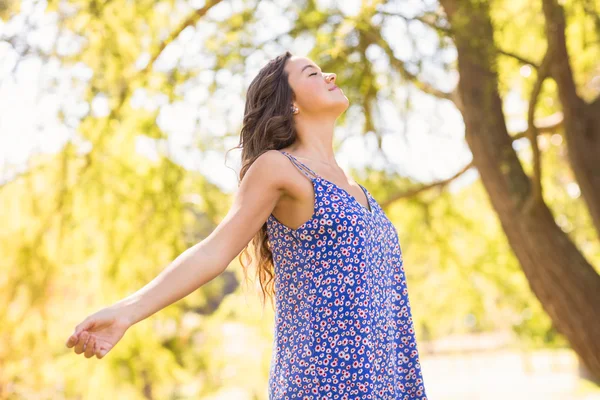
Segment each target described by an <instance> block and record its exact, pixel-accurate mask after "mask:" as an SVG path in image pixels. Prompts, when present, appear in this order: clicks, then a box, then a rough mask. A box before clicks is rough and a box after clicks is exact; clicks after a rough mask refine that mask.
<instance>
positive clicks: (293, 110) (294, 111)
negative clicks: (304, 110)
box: [292, 106, 298, 114]
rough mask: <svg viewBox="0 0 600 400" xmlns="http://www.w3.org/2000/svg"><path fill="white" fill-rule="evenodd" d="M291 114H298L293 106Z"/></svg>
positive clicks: (296, 108)
mask: <svg viewBox="0 0 600 400" xmlns="http://www.w3.org/2000/svg"><path fill="white" fill-rule="evenodd" d="M292 112H293V113H294V114H298V107H294V106H292Z"/></svg>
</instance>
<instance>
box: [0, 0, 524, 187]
mask: <svg viewBox="0 0 600 400" xmlns="http://www.w3.org/2000/svg"><path fill="white" fill-rule="evenodd" d="M282 1H283V0H282ZM181 3H182V4H183V2H181ZM319 3H320V4H321V5H322V6H323V7H327V6H332V5H336V6H337V7H339V8H340V9H342V11H343V12H344V13H346V14H347V15H353V14H355V13H356V12H357V11H358V6H359V1H356V0H352V1H348V0H344V1H340V2H335V1H320V2H319ZM411 3H414V4H418V3H420V2H410V1H409V2H405V3H403V4H404V5H403V13H408V11H407V8H408V9H410V7H411ZM230 4H231V5H232V7H233V9H236V8H239V7H241V6H242V5H243V3H242V2H240V1H232V2H231V3H230ZM262 4H265V6H264V7H262V8H261V7H259V11H258V12H260V13H261V15H263V16H264V18H265V21H271V20H273V18H270V17H271V16H274V15H276V13H277V11H278V10H277V9H274V6H273V5H272V3H270V2H268V3H267V2H265V3H262ZM190 5H191V6H190ZM202 5H203V2H201V1H192V2H186V3H185V4H184V6H182V7H181V8H182V9H181V15H182V16H183V15H185V14H186V13H188V12H189V10H190V7H201V6H202ZM186 7H187V9H186ZM415 7H416V6H415ZM44 8H45V7H44V2H39V1H23V2H22V8H21V14H20V15H19V16H17V17H15V18H13V19H11V21H10V22H9V23H5V22H2V21H0V37H2V38H5V37H10V36H13V35H15V34H18V35H19V37H21V38H24V40H26V41H27V43H28V44H30V45H32V46H35V47H39V48H41V49H44V50H50V49H51V48H52V46H53V45H54V44H56V50H57V51H58V53H59V54H65V55H66V54H72V53H76V52H77V51H78V49H79V48H80V46H81V45H82V43H81V41H80V40H77V38H75V37H61V38H60V39H59V40H58V41H56V36H57V33H58V30H57V26H56V20H57V16H56V15H55V14H51V13H47V12H46V11H45V10H44ZM230 11H231V8H229V6H227V7H225V6H223V7H221V5H219V6H216V7H215V8H213V9H212V10H211V11H210V13H209V17H210V18H212V19H215V20H218V19H221V18H225V17H226V16H227V15H228V13H229V12H230ZM280 21H281V20H280ZM27 25H31V26H33V27H34V29H31V28H26V26H27ZM281 25H282V24H278V25H277V26H276V27H273V26H268V25H266V23H265V26H264V31H263V32H258V33H257V36H258V37H257V41H258V42H262V41H263V40H265V39H267V38H268V37H271V36H273V35H275V34H276V33H274V32H273V29H274V28H277V29H278V30H281V31H284V30H286V29H288V27H286V26H281ZM283 25H285V24H283ZM399 26H400V25H399V24H396V25H393V24H390V25H388V26H387V27H386V29H384V34H385V35H387V36H389V37H393V38H394V40H393V41H391V42H392V44H393V47H394V49H395V52H396V56H397V57H398V58H401V59H403V60H404V59H410V57H411V56H412V55H413V53H412V51H411V43H410V41H409V40H408V39H407V38H406V34H405V33H403V31H402V30H400V29H398V28H396V27H399ZM419 30H421V31H419ZM19 32H27V33H26V34H24V33H20V34H19ZM411 33H413V34H415V35H418V37H419V38H420V39H419V41H418V46H419V52H420V53H422V54H426V55H433V54H434V51H435V47H436V42H435V35H433V34H432V32H431V31H430V30H428V29H426V28H423V27H421V28H419V26H412V27H411ZM210 34H211V30H210V29H207V28H206V27H203V29H202V31H201V32H200V31H198V30H195V29H192V28H188V29H186V30H184V31H183V32H182V34H181V35H180V37H179V38H178V39H177V40H176V41H175V42H174V43H172V44H171V45H169V46H168V47H167V48H166V49H165V51H164V52H163V54H162V55H161V57H160V58H159V59H158V60H157V62H156V64H155V66H154V68H155V69H156V70H159V71H160V70H168V69H170V68H172V67H173V66H174V65H175V64H176V63H178V62H179V63H181V64H183V65H185V63H190V65H191V64H194V63H195V65H198V63H199V62H200V63H201V62H202V61H199V60H202V59H203V58H202V57H199V55H200V54H201V53H202V51H203V49H202V48H199V47H198V43H202V40H201V37H206V36H207V35H210ZM199 39H200V40H199ZM311 46H312V42H310V41H309V40H302V39H300V40H297V41H295V42H290V46H289V49H290V51H291V52H292V53H294V54H295V55H302V56H306V54H307V53H308V52H309V51H310V49H311ZM280 51H281V48H275V47H273V54H272V56H275V55H277V54H279V52H280ZM367 56H368V57H369V58H370V59H372V60H377V61H374V63H373V65H374V68H375V69H376V70H378V71H381V72H382V76H385V75H386V71H387V70H389V65H387V63H386V62H384V61H383V59H384V58H382V57H381V54H379V53H378V49H376V48H372V49H370V51H369V52H368V53H367ZM455 56H456V55H455V53H454V50H453V49H450V50H448V51H446V52H444V53H442V54H440V57H444V58H445V59H446V61H451V60H453V58H454V57H455ZM17 60H19V62H18V65H17V64H16V63H17ZM147 61H148V55H147V54H142V55H141V56H140V58H139V60H138V67H139V68H143V67H144V65H145V64H146V63H147ZM267 61H268V59H267V58H265V56H264V54H262V53H259V52H257V54H256V55H253V56H251V57H250V59H249V62H248V65H249V66H250V67H249V68H251V70H248V71H247V73H246V74H243V75H240V74H238V75H235V74H232V73H231V72H230V71H225V70H222V71H219V72H218V74H217V77H216V78H217V81H218V82H220V83H222V84H223V85H224V86H225V88H226V90H219V91H218V93H216V94H215V95H213V97H212V98H210V102H208V103H207V99H208V97H209V93H208V91H207V89H206V85H204V84H205V83H207V82H209V80H210V78H211V72H210V71H207V72H206V73H200V74H198V76H197V77H196V78H195V79H194V80H193V82H190V84H189V85H188V87H187V88H186V92H185V93H186V94H185V99H184V101H181V102H178V103H175V104H168V102H167V99H166V96H153V97H150V96H148V94H147V93H146V91H145V90H144V89H138V90H136V91H135V92H134V94H133V96H132V98H131V104H132V106H133V107H139V108H145V109H148V110H155V109H157V108H160V114H159V117H158V119H157V121H156V123H157V124H158V125H159V126H160V127H161V129H162V130H164V131H165V132H168V133H169V140H168V142H167V143H157V142H156V141H154V140H153V139H149V138H147V137H145V136H143V135H140V136H139V138H138V142H137V151H138V152H139V153H141V154H144V155H145V156H147V157H149V158H156V156H157V154H159V152H163V151H168V152H169V154H171V155H172V157H173V159H174V160H175V161H176V162H178V163H180V164H181V165H183V166H185V167H186V168H189V169H193V170H198V171H200V172H201V173H202V174H203V175H205V176H206V177H207V178H208V179H209V180H210V181H212V182H213V183H214V184H215V185H217V186H218V187H220V188H221V189H222V190H223V191H226V192H233V191H235V190H236V188H237V172H236V171H239V156H240V154H239V151H231V152H230V153H229V154H228V155H227V159H225V156H226V155H225V152H223V151H220V150H219V151H215V150H211V151H205V152H201V151H199V150H198V149H194V148H190V146H191V144H192V143H193V142H194V138H195V136H196V135H199V134H201V135H212V136H223V135H224V134H226V133H228V132H237V133H239V128H240V127H241V119H242V117H243V110H244V98H243V96H240V93H245V89H246V88H247V87H248V85H249V83H250V81H251V79H252V78H253V77H254V76H255V75H256V73H257V72H258V70H259V69H260V68H261V67H262V66H263V65H264V64H265V63H266V62H267ZM313 61H315V62H316V63H317V64H319V60H313ZM325 72H335V71H325ZM93 73H94V72H93V71H92V70H91V69H90V68H89V67H87V66H86V65H84V64H83V63H78V64H76V65H73V66H63V65H61V64H60V62H59V61H58V60H49V61H47V60H41V59H39V58H38V57H35V56H29V57H26V58H22V59H20V58H19V57H18V55H17V53H16V52H15V50H14V49H13V48H12V47H11V46H9V45H8V44H6V43H5V42H0V182H1V181H3V180H4V179H9V177H10V176H11V174H12V173H14V172H15V169H17V170H20V169H23V168H25V167H26V165H27V164H26V163H27V159H28V158H29V157H30V156H31V154H32V153H38V152H48V153H53V152H56V151H58V150H59V149H60V148H61V146H62V145H63V144H64V143H65V141H66V140H68V139H69V138H72V137H75V132H76V129H77V124H78V123H79V120H80V119H81V118H82V117H83V116H85V115H86V114H87V113H92V114H93V115H96V116H104V115H106V114H107V113H108V101H107V98H106V97H105V96H103V95H101V94H100V95H98V96H96V98H94V99H93V100H92V101H91V102H90V104H88V103H87V102H85V101H83V100H82V97H83V93H84V88H85V86H86V84H87V82H88V81H89V80H90V79H91V78H92V77H93ZM527 73H528V71H527V70H526V69H523V70H522V74H523V75H525V74H527ZM423 76H424V79H427V81H428V82H430V83H431V84H433V85H435V86H436V87H438V88H439V89H442V90H446V91H450V90H452V88H453V87H454V86H455V85H456V81H457V74H456V73H455V72H453V73H451V74H447V73H445V72H443V71H441V69H440V68H439V67H436V65H435V64H432V63H427V62H426V63H425V68H424V70H423ZM382 83H383V84H384V86H385V83H387V82H386V81H383V82H382ZM336 84H337V85H338V86H340V87H342V88H343V87H344V82H343V81H341V80H338V81H337V82H336ZM408 91H411V100H412V102H413V110H411V111H410V113H409V115H408V119H407V121H408V123H407V124H406V126H405V125H404V123H403V122H402V121H403V118H405V117H402V116H401V115H400V113H399V109H398V106H397V105H396V104H393V103H392V102H390V101H386V100H385V99H383V98H382V99H381V100H380V101H379V108H378V110H379V115H377V118H378V121H380V122H379V126H380V127H381V131H382V134H383V147H384V152H385V154H386V156H387V158H388V160H385V159H383V158H382V157H379V156H377V153H376V147H377V141H376V137H375V135H374V134H373V133H368V134H367V135H366V136H363V135H361V134H360V133H361V131H360V124H356V123H349V124H348V125H347V126H342V125H340V124H338V126H337V127H336V130H335V135H336V138H342V137H343V138H347V139H345V141H344V144H343V146H342V147H341V148H340V150H339V152H337V153H336V159H337V161H338V163H339V164H340V166H341V167H342V168H343V169H344V170H346V171H349V169H350V168H358V169H359V170H360V168H364V167H367V166H370V167H373V168H376V169H380V168H390V167H391V168H393V169H394V170H396V171H397V172H399V173H400V174H401V175H403V176H406V177H410V178H412V179H413V180H414V181H415V182H423V183H429V182H432V181H437V180H441V179H445V178H447V177H450V176H452V175H454V174H455V173H456V172H457V171H458V170H460V169H461V168H462V167H463V166H464V165H466V164H467V163H468V162H470V160H471V153H470V151H469V149H468V147H467V145H466V143H465V140H464V125H463V121H462V118H461V115H460V113H459V112H458V110H457V109H456V108H455V107H454V105H453V104H452V103H450V102H448V101H444V100H438V99H435V98H433V97H431V96H429V95H425V94H423V93H421V92H420V91H418V90H416V89H414V88H413V87H412V86H410V85H403V86H402V87H400V90H398V93H399V96H400V97H399V99H398V100H402V99H404V98H405V96H406V95H407V92H408ZM398 100H397V101H398ZM524 106H525V103H524V102H523V100H522V99H521V96H520V94H519V93H517V92H511V93H509V94H508V96H506V98H505V112H506V113H507V117H508V118H507V121H508V125H509V126H508V127H509V130H513V131H515V130H521V129H523V128H524V127H525V123H526V122H525V121H524V119H523V118H522V114H523V109H524V108H523V107H524ZM352 107H353V105H352V104H351V105H350V108H352ZM60 110H62V111H63V112H64V114H65V120H64V121H60V120H59V119H58V117H57V115H58V113H59V111H60ZM346 112H350V109H349V110H347V111H346ZM352 115H353V118H354V119H353V121H354V120H355V119H356V118H360V116H358V117H357V116H356V115H355V114H352ZM224 140H225V139H224ZM237 143H238V137H237V136H235V137H232V138H228V139H226V140H225V143H224V147H225V148H227V149H229V148H232V147H234V146H236V145H237ZM79 144H80V145H81V149H82V151H88V150H89V147H88V148H87V149H86V143H79ZM516 145H519V143H516ZM390 162H391V164H390ZM476 179H478V174H477V171H476V170H474V169H472V170H471V171H469V172H468V173H466V174H464V175H463V176H462V177H461V178H459V179H457V180H456V181H455V182H453V184H452V185H451V186H450V190H452V191H454V190H458V189H459V188H460V187H462V186H463V185H468V184H470V183H471V182H473V180H476ZM357 180H358V181H359V182H360V179H357Z"/></svg>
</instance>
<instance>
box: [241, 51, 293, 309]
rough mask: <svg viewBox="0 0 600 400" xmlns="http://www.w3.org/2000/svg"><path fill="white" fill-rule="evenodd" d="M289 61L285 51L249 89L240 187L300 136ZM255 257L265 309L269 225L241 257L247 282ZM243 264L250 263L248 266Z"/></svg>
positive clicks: (270, 270)
mask: <svg viewBox="0 0 600 400" xmlns="http://www.w3.org/2000/svg"><path fill="white" fill-rule="evenodd" d="M290 57H292V53H290V52H289V51H286V52H285V53H283V54H280V55H279V56H277V57H275V58H274V59H272V60H270V61H269V62H268V63H267V64H266V65H265V66H264V67H263V68H262V69H261V70H260V71H259V72H258V75H256V77H255V78H254V79H253V80H252V82H251V83H250V86H249V87H248V92H247V94H246V105H245V108H244V118H243V122H242V128H241V132H240V140H239V144H238V146H236V147H234V148H233V149H242V157H241V158H242V167H241V170H240V174H239V181H238V187H239V185H240V184H241V181H242V179H243V178H244V175H245V174H246V171H248V168H250V166H251V165H252V163H253V162H254V161H255V160H256V159H257V158H258V157H259V156H260V155H261V154H263V153H265V152H266V151H269V150H279V149H282V148H284V147H287V146H289V145H291V144H292V143H294V141H295V140H296V137H297V133H296V128H295V124H294V118H293V112H292V108H291V105H292V101H293V100H294V99H295V95H294V92H293V90H292V87H291V86H290V84H289V82H288V74H287V73H286V72H285V71H284V67H285V64H286V62H287V60H288V59H289V58H290ZM233 149H230V150H233ZM252 253H253V254H254V264H255V265H256V277H258V280H259V282H260V287H261V290H262V305H263V308H264V305H265V300H266V297H267V296H268V297H269V298H270V300H271V305H272V306H273V296H274V295H275V282H274V278H275V269H274V264H273V254H272V252H271V249H270V246H269V242H268V236H267V224H266V222H265V223H264V224H263V226H262V227H261V229H260V230H259V231H258V232H257V234H256V235H255V236H254V237H253V238H252V240H251V241H250V242H249V243H248V245H246V247H245V248H244V249H243V250H242V252H241V253H240V254H239V256H238V259H239V261H240V264H241V265H242V268H243V270H244V277H245V279H246V281H247V280H248V274H247V269H248V267H249V266H251V265H252V261H253V258H252V256H251V255H252ZM244 261H248V264H247V265H246V264H245V263H244Z"/></svg>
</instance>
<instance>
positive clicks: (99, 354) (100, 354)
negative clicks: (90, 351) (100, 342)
mask: <svg viewBox="0 0 600 400" xmlns="http://www.w3.org/2000/svg"><path fill="white" fill-rule="evenodd" d="M106 353H108V349H105V348H104V347H101V346H96V357H97V358H98V360H100V359H101V358H103V357H104V356H105V355H106Z"/></svg>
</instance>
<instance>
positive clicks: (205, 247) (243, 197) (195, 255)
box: [66, 150, 289, 358]
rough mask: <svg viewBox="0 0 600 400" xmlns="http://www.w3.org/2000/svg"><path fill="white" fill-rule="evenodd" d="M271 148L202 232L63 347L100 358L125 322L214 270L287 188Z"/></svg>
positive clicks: (171, 300) (244, 241)
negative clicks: (208, 230)
mask: <svg viewBox="0 0 600 400" xmlns="http://www.w3.org/2000/svg"><path fill="white" fill-rule="evenodd" d="M274 152H276V150H271V151H267V152H265V153H264V154H262V155H261V156H260V157H259V158H258V159H256V161H255V162H254V163H253V164H252V165H251V166H250V168H249V169H248V171H247V172H246V174H245V175H244V178H243V179H242V182H241V183H240V186H239V188H238V191H237V193H236V195H235V199H234V202H233V205H232V207H231V208H230V210H229V211H228V213H227V215H226V216H225V218H224V219H223V221H221V222H220V223H219V225H218V226H217V227H216V228H215V229H214V230H213V231H212V232H211V234H210V235H209V236H208V237H206V238H205V239H203V240H202V241H201V242H199V243H197V244H195V245H194V246H192V247H190V248H189V249H187V250H185V251H184V252H183V253H181V254H180V255H179V256H178V257H177V258H176V259H175V260H173V261H172V262H171V263H170V264H169V265H168V266H167V267H166V268H165V269H164V270H162V271H161V272H160V273H159V274H158V275H157V276H156V277H155V278H154V279H153V280H152V281H150V282H149V283H148V284H146V285H145V286H144V287H142V288H141V289H139V290H138V291H136V292H135V293H133V294H131V295H130V296H128V297H126V298H124V299H122V300H120V301H118V302H117V303H115V304H113V305H111V306H110V307H107V308H105V309H102V310H100V311H98V312H97V313H95V314H92V315H90V316H88V317H87V318H86V319H84V320H83V321H82V322H81V323H80V324H78V325H77V326H76V327H75V331H74V332H73V334H72V335H71V336H70V337H69V338H68V340H67V343H66V345H67V347H75V349H74V350H75V352H76V353H77V354H81V353H83V352H85V357H87V358H90V357H93V356H94V355H96V357H97V358H102V357H104V355H105V354H106V353H107V352H108V351H110V350H111V349H112V348H113V347H114V345H115V344H116V343H117V342H118V340H119V339H120V338H121V337H122V336H123V334H124V333H125V331H126V330H127V329H128V328H129V327H130V326H132V325H134V324H135V323H137V322H139V321H142V320H143V319H145V318H147V317H149V316H150V315H152V314H154V313H156V312H157V311H159V310H161V309H163V308H164V307H166V306H168V305H170V304H172V303H174V302H176V301H178V300H180V299H181V298H183V297H185V296H187V295H188V294H190V293H191V292H193V291H194V290H196V289H198V288H199V287H200V286H202V285H204V284H205V283H207V282H209V281H211V280H212V279H214V278H215V277H217V276H218V275H220V274H221V273H222V272H223V271H224V270H225V269H226V268H227V266H228V265H229V264H230V263H231V261H232V260H233V259H234V258H235V257H236V256H237V255H239V253H240V252H241V251H242V249H243V248H244V247H245V246H246V245H247V244H248V243H249V241H250V240H251V239H252V237H254V235H255V234H256V233H257V232H258V230H259V229H260V228H261V227H262V226H263V224H264V223H265V221H266V219H267V218H268V216H269V214H271V212H272V211H273V209H274V208H275V206H276V205H277V202H278V201H279V199H280V197H281V196H282V195H284V193H285V192H286V190H287V189H286V187H285V185H286V181H288V180H289V178H288V179H286V174H288V172H286V171H289V170H288V168H289V163H285V161H286V160H285V159H284V158H283V157H282V156H281V155H278V154H274ZM287 176H288V177H289V175H287Z"/></svg>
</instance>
